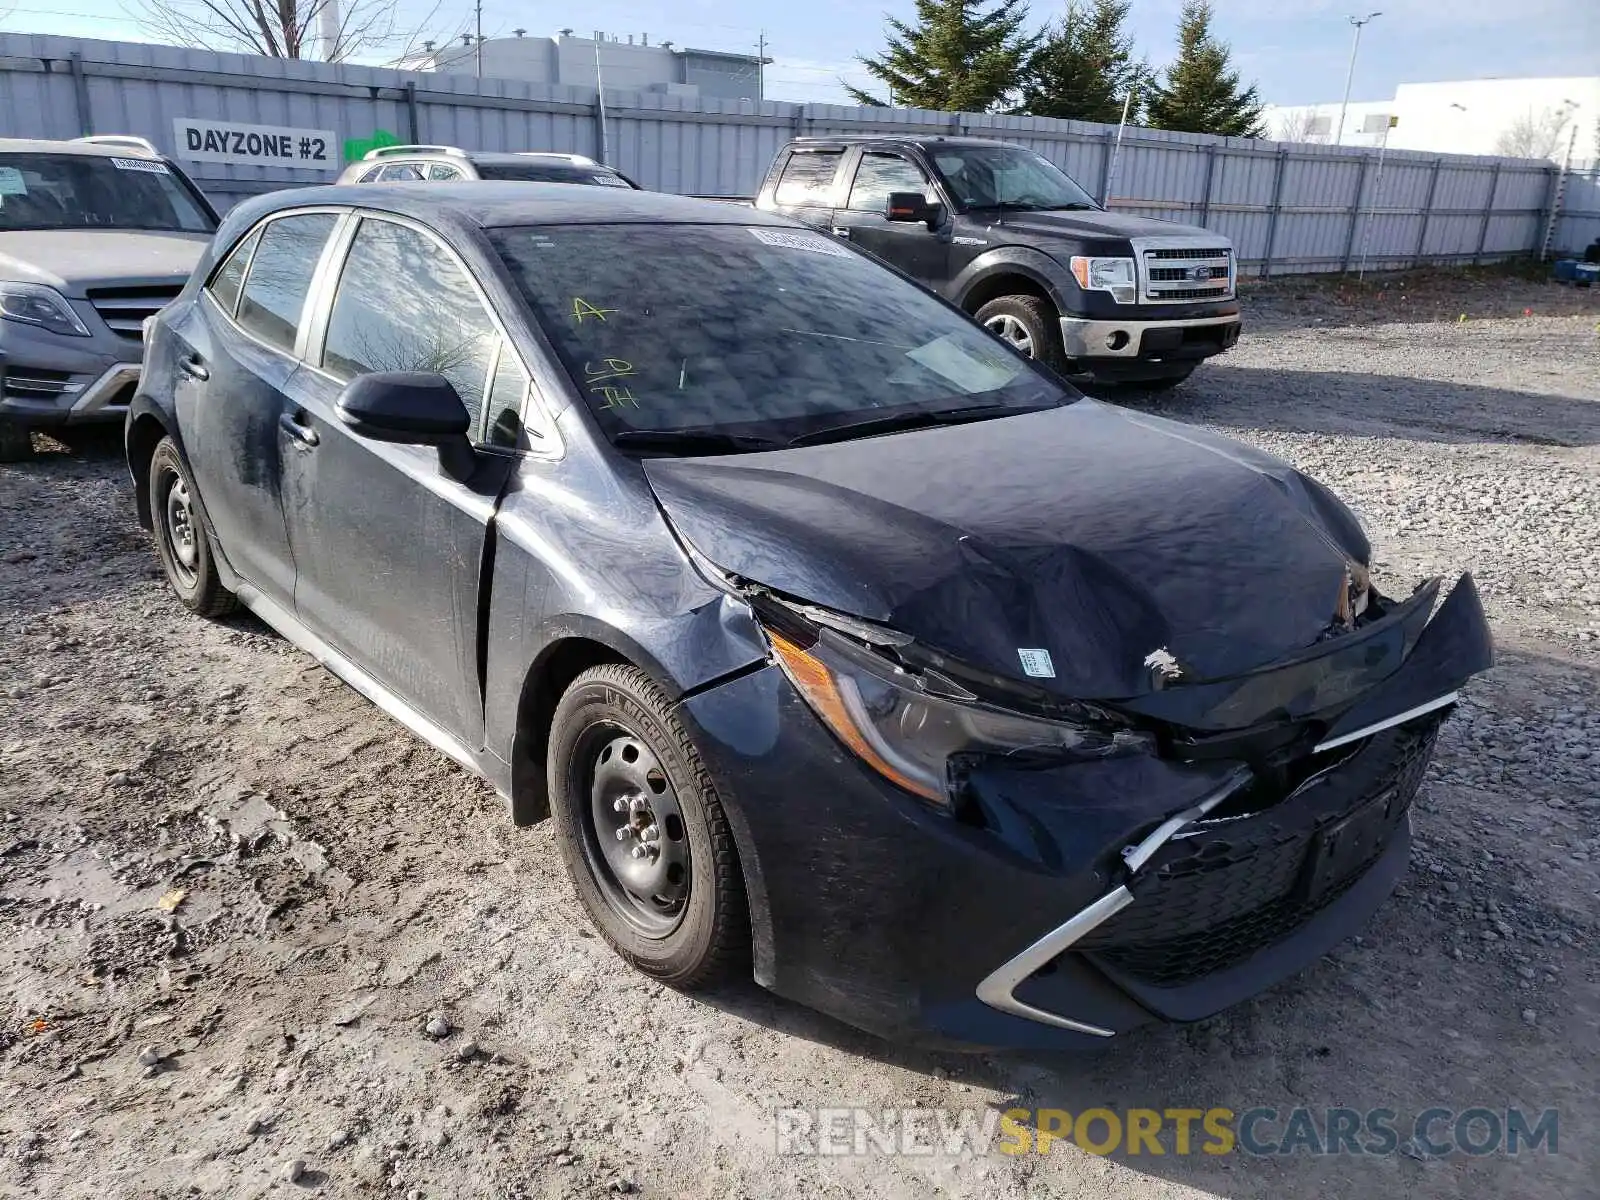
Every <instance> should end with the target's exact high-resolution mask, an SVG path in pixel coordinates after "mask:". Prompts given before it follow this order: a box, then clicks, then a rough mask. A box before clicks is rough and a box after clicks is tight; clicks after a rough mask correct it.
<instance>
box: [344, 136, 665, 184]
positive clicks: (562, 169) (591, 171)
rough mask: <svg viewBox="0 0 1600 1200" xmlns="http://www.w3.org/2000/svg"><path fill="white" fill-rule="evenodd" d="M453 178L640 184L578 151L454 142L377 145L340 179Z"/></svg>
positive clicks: (348, 168) (345, 181) (372, 181)
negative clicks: (494, 148) (487, 148)
mask: <svg viewBox="0 0 1600 1200" xmlns="http://www.w3.org/2000/svg"><path fill="white" fill-rule="evenodd" d="M424 179H425V180H430V181H433V182H443V181H447V180H457V179H514V180H519V181H521V182H523V183H587V184H594V185H598V186H600V187H621V188H633V189H635V190H636V191H637V190H638V189H639V185H638V184H636V183H635V182H633V180H631V179H629V178H628V177H627V176H626V175H624V174H623V173H622V172H621V171H618V170H615V169H613V168H611V167H608V166H605V165H603V164H601V163H597V162H595V161H594V159H592V158H585V157H584V156H583V155H581V154H557V153H555V152H554V151H544V150H525V151H521V152H519V153H515V154H504V153H501V154H492V153H480V152H477V151H474V152H472V153H468V152H467V151H465V150H461V149H458V148H457V147H455V146H380V147H378V148H377V149H376V150H369V151H368V152H367V154H366V157H364V158H362V159H361V161H359V162H353V163H351V164H350V165H349V166H348V167H346V168H345V169H344V172H343V174H341V175H340V176H339V182H340V183H402V182H406V181H416V180H424Z"/></svg>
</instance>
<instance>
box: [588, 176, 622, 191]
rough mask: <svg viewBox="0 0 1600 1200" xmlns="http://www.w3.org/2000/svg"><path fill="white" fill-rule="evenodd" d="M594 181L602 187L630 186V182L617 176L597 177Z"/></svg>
mask: <svg viewBox="0 0 1600 1200" xmlns="http://www.w3.org/2000/svg"><path fill="white" fill-rule="evenodd" d="M594 181H595V182H596V183H598V184H599V185H600V186H601V187H619V188H625V187H627V186H628V181H627V180H626V179H623V178H621V177H620V176H617V175H596V176H595V177H594Z"/></svg>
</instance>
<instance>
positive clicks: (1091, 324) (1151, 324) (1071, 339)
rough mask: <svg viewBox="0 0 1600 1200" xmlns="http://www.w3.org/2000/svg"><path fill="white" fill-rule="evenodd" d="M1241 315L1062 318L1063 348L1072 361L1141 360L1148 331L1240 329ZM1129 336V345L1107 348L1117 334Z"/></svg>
mask: <svg viewBox="0 0 1600 1200" xmlns="http://www.w3.org/2000/svg"><path fill="white" fill-rule="evenodd" d="M1238 323H1239V314H1238V313H1233V314H1231V315H1229V316H1226V317H1187V318H1182V319H1177V320H1172V321H1142V320H1140V319H1139V318H1137V317H1129V318H1128V319H1127V320H1126V321H1090V320H1086V319H1084V318H1081V317H1062V318H1061V344H1062V346H1063V348H1064V349H1065V350H1066V354H1067V357H1068V358H1137V357H1138V356H1139V344H1140V341H1141V335H1142V334H1143V333H1144V331H1145V330H1146V329H1194V328H1198V327H1200V326H1202V325H1237V324H1238ZM1118 332H1121V333H1125V334H1127V335H1128V344H1127V345H1125V346H1123V347H1122V348H1121V349H1119V350H1112V349H1110V348H1109V347H1107V345H1106V338H1108V337H1110V336H1111V335H1112V334H1114V333H1118Z"/></svg>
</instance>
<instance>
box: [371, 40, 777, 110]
mask: <svg viewBox="0 0 1600 1200" xmlns="http://www.w3.org/2000/svg"><path fill="white" fill-rule="evenodd" d="M526 33H527V31H526V30H523V29H519V30H516V31H515V32H514V35H513V36H512V37H508V38H485V39H483V40H482V41H481V42H480V41H478V40H476V39H475V38H474V37H473V36H472V35H471V34H463V35H462V40H461V41H459V42H452V43H450V44H449V45H446V46H435V45H433V44H432V43H426V44H425V45H424V52H423V53H422V54H421V55H418V56H416V57H413V58H410V59H408V60H407V61H406V62H405V63H404V64H403V65H404V66H406V67H407V68H409V69H410V70H414V71H446V72H450V73H451V74H457V75H477V76H481V77H482V78H485V79H518V80H522V81H524V82H527V83H548V84H567V85H570V86H574V87H584V88H592V87H594V86H596V80H597V78H601V79H603V80H604V82H605V86H606V87H607V88H608V89H609V88H620V89H624V90H627V91H638V92H665V93H668V94H672V95H681V96H686V97H703V98H710V99H715V100H759V99H761V91H762V70H763V68H764V67H765V66H766V65H767V64H769V63H770V62H771V61H772V60H771V59H765V58H762V57H761V56H760V55H756V54H732V53H729V52H727V51H723V50H695V49H690V48H687V47H678V46H675V45H674V44H673V43H672V42H670V41H666V42H658V43H656V44H654V45H652V44H651V42H650V35H649V34H648V33H642V34H639V35H638V36H637V38H635V36H634V35H633V34H631V33H630V34H627V35H624V36H618V35H610V34H606V33H603V32H601V31H599V30H596V31H595V34H594V36H593V37H592V38H586V37H574V36H573V35H572V30H570V29H563V30H561V31H560V33H558V34H557V35H556V36H555V37H528V36H526Z"/></svg>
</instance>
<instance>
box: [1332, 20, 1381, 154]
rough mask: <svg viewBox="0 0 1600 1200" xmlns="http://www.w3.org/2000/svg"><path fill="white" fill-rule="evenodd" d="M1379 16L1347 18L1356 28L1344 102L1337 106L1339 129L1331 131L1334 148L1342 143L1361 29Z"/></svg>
mask: <svg viewBox="0 0 1600 1200" xmlns="http://www.w3.org/2000/svg"><path fill="white" fill-rule="evenodd" d="M1381 16H1383V14H1382V13H1381V12H1372V13H1368V14H1367V15H1366V16H1364V17H1349V18H1347V20H1348V21H1349V22H1350V24H1352V25H1354V26H1355V27H1356V38H1355V41H1354V42H1353V43H1351V46H1350V69H1349V70H1348V71H1346V72H1345V76H1344V102H1343V103H1342V104H1340V105H1339V128H1338V129H1336V130H1334V131H1333V144H1334V145H1335V146H1338V145H1340V144H1342V143H1343V141H1344V114H1345V110H1346V109H1347V108H1349V107H1350V85H1351V84H1352V83H1354V82H1355V78H1356V52H1357V51H1359V50H1360V49H1361V27H1362V26H1363V25H1365V24H1367V22H1369V21H1371V20H1372V19H1373V18H1374V17H1381Z"/></svg>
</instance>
